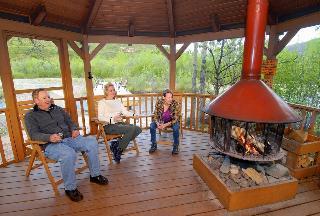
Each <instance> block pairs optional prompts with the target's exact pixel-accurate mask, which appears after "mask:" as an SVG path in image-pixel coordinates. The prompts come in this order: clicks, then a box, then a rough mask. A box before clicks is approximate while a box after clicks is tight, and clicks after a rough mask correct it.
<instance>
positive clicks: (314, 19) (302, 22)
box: [276, 12, 320, 33]
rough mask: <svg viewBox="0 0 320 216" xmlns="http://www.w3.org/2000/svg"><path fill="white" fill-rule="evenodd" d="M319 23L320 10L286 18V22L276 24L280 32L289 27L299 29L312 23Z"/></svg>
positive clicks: (287, 29)
mask: <svg viewBox="0 0 320 216" xmlns="http://www.w3.org/2000/svg"><path fill="white" fill-rule="evenodd" d="M318 24H320V12H315V13H312V14H308V15H305V16H302V17H300V18H296V19H292V20H288V21H286V22H282V23H279V24H278V25H276V27H277V32H278V33H282V32H286V31H289V30H291V29H297V28H298V29H300V28H304V27H309V26H313V25H318Z"/></svg>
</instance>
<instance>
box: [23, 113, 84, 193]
mask: <svg viewBox="0 0 320 216" xmlns="http://www.w3.org/2000/svg"><path fill="white" fill-rule="evenodd" d="M20 111H22V110H20ZM28 111H29V110H23V111H22V112H21V113H20V121H21V123H22V126H23V129H25V132H26V135H27V140H25V145H26V147H30V146H31V155H30V160H29V164H28V168H27V170H26V176H27V177H29V175H30V172H31V170H33V169H36V168H38V167H41V166H44V169H45V171H46V173H47V175H48V178H49V181H50V183H51V185H52V188H53V190H54V192H55V194H56V195H59V190H58V185H59V184H61V183H62V182H63V179H62V178H61V179H55V178H54V177H53V175H52V173H51V171H50V168H49V165H48V164H49V163H57V162H58V161H55V160H51V159H49V158H47V157H46V156H45V155H44V152H43V150H42V148H41V145H44V144H46V142H42V141H36V140H31V138H30V136H29V134H28V131H27V130H26V127H25V121H24V116H25V113H27V112H28ZM82 156H83V158H84V161H85V165H84V166H82V167H79V168H78V169H77V170H76V171H75V172H76V174H79V173H80V172H82V171H83V170H85V169H87V168H88V160H87V155H86V154H85V152H82ZM36 159H37V160H38V161H39V162H40V163H38V164H35V161H36Z"/></svg>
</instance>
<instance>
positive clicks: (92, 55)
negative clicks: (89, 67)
mask: <svg viewBox="0 0 320 216" xmlns="http://www.w3.org/2000/svg"><path fill="white" fill-rule="evenodd" d="M105 45H106V42H102V43H100V44H99V45H98V46H97V47H96V48H95V49H94V50H93V51H92V52H91V54H90V60H92V59H93V58H94V57H95V56H96V55H97V54H98V53H99V51H100V50H101V49H102V48H103V47H104V46H105Z"/></svg>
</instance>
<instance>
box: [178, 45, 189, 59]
mask: <svg viewBox="0 0 320 216" xmlns="http://www.w3.org/2000/svg"><path fill="white" fill-rule="evenodd" d="M189 45H190V43H185V44H183V45H182V47H181V48H180V49H179V51H178V52H177V53H176V60H177V59H178V58H180V56H181V55H182V53H183V52H184V51H185V50H186V49H187V48H188V46H189Z"/></svg>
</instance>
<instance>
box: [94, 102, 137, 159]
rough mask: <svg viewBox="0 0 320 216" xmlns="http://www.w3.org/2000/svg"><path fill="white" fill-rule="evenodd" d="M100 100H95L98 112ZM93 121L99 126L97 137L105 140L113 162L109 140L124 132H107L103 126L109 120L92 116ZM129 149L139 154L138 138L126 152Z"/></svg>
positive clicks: (109, 156)
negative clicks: (101, 119)
mask: <svg viewBox="0 0 320 216" xmlns="http://www.w3.org/2000/svg"><path fill="white" fill-rule="evenodd" d="M98 102H99V101H95V111H96V114H98ZM92 121H94V122H95V123H96V124H97V126H98V132H97V135H96V139H97V141H99V139H100V138H102V139H103V142H104V144H105V147H106V152H107V155H108V158H109V162H110V163H112V151H111V149H110V145H109V141H111V140H115V139H118V138H121V137H122V134H107V133H106V132H105V131H104V127H103V126H104V125H106V124H107V122H104V121H99V119H98V118H97V117H95V118H92ZM127 122H128V120H127ZM127 151H136V152H137V154H138V153H139V147H138V144H137V142H136V139H134V140H133V146H131V147H128V148H127V149H126V150H125V152H127Z"/></svg>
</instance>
